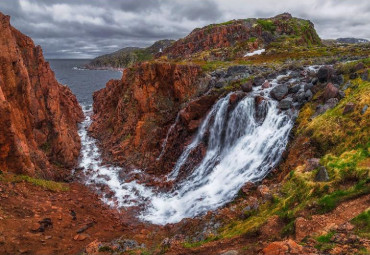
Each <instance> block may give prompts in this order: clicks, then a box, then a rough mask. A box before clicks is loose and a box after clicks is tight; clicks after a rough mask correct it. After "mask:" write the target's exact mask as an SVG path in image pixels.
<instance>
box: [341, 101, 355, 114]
mask: <svg viewBox="0 0 370 255" xmlns="http://www.w3.org/2000/svg"><path fill="white" fill-rule="evenodd" d="M355 106H356V105H355V104H354V103H347V104H346V105H345V106H344V109H343V114H348V113H351V112H353V111H354V110H355Z"/></svg>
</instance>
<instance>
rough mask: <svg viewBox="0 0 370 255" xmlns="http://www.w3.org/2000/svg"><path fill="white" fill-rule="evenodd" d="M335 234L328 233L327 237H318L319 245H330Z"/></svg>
mask: <svg viewBox="0 0 370 255" xmlns="http://www.w3.org/2000/svg"><path fill="white" fill-rule="evenodd" d="M334 234H335V233H334V232H333V231H331V232H329V233H327V234H326V235H322V236H318V237H317V238H316V241H318V242H319V243H330V239H331V238H332V237H333V236H334Z"/></svg>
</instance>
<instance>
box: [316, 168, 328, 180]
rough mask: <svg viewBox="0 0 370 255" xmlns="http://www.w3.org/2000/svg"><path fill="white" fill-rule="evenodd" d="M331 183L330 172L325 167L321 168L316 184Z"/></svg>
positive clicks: (317, 174)
mask: <svg viewBox="0 0 370 255" xmlns="http://www.w3.org/2000/svg"><path fill="white" fill-rule="evenodd" d="M327 181H329V175H328V171H327V170H326V168H325V167H323V166H321V167H320V168H319V170H318V171H317V173H316V176H315V182H327Z"/></svg>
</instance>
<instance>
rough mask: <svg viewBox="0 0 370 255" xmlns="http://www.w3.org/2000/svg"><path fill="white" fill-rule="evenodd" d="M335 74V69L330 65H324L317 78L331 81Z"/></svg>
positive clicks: (320, 80)
mask: <svg viewBox="0 0 370 255" xmlns="http://www.w3.org/2000/svg"><path fill="white" fill-rule="evenodd" d="M333 74H334V69H333V68H332V67H330V66H323V67H321V68H320V69H319V71H318V72H317V79H318V80H319V82H321V83H323V82H327V81H330V80H331V78H332V76H333Z"/></svg>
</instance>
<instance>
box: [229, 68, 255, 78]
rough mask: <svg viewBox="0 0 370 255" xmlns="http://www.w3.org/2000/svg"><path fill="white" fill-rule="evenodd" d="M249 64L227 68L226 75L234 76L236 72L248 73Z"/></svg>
mask: <svg viewBox="0 0 370 255" xmlns="http://www.w3.org/2000/svg"><path fill="white" fill-rule="evenodd" d="M248 70H249V69H248V66H230V67H229V68H228V69H227V72H226V77H228V76H234V75H236V74H241V73H246V72H248Z"/></svg>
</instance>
